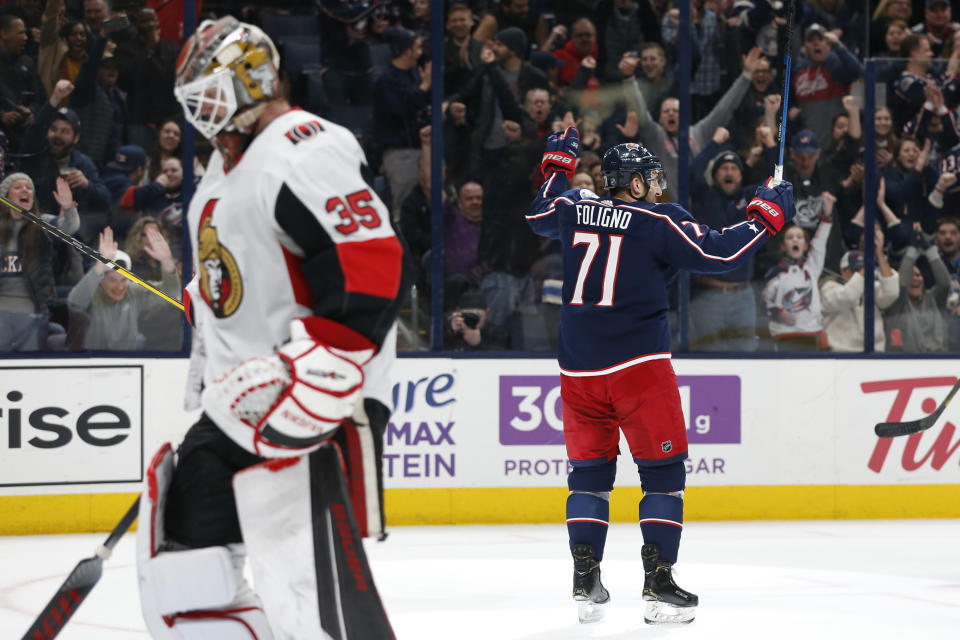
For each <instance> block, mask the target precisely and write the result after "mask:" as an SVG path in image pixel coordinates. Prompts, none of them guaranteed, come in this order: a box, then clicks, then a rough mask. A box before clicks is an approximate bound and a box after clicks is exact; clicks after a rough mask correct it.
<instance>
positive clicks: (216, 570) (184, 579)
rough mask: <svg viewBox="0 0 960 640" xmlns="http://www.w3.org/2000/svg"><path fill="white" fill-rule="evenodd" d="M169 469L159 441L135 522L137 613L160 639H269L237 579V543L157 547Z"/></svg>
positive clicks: (170, 458) (168, 453) (253, 599)
mask: <svg viewBox="0 0 960 640" xmlns="http://www.w3.org/2000/svg"><path fill="white" fill-rule="evenodd" d="M173 471H174V455H173V449H172V448H171V447H170V445H169V444H165V445H163V447H161V448H160V450H159V451H158V452H157V453H156V455H155V456H154V457H153V460H152V461H151V463H150V466H149V468H148V469H147V480H146V488H145V491H144V494H143V496H142V497H141V499H140V512H139V521H140V523H141V524H140V526H139V527H138V528H137V573H138V577H139V580H138V582H139V586H140V603H141V608H142V611H143V619H144V622H145V623H146V625H147V629H149V631H150V634H151V636H152V637H153V638H157V639H161V640H272V638H273V634H272V633H271V631H270V626H269V624H268V623H267V620H266V618H265V617H264V614H263V610H262V609H261V608H260V601H259V599H258V598H257V596H256V594H254V593H253V591H252V590H251V589H250V588H249V586H248V585H247V584H246V582H245V581H244V579H243V554H242V546H241V545H233V546H231V548H228V547H225V546H214V547H205V548H201V549H187V550H183V551H161V549H162V548H163V547H164V546H165V544H166V542H167V541H166V535H165V531H164V511H165V509H164V508H165V505H166V501H167V494H168V491H169V488H170V485H171V482H172V478H173Z"/></svg>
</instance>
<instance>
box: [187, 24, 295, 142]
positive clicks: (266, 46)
mask: <svg viewBox="0 0 960 640" xmlns="http://www.w3.org/2000/svg"><path fill="white" fill-rule="evenodd" d="M279 66H280V55H279V54H278V53H277V48H276V47H275V46H274V44H273V42H272V41H271V40H270V38H269V37H268V36H267V34H265V33H264V32H263V31H261V30H260V29H259V28H257V27H255V26H253V25H250V24H246V23H243V22H240V21H238V20H237V19H236V18H234V17H233V16H224V17H223V18H220V19H219V20H216V21H212V20H204V21H203V22H202V23H201V24H200V26H199V27H198V29H197V32H196V33H195V34H194V35H193V36H191V38H190V39H189V40H188V41H187V43H186V44H185V45H184V46H183V50H182V51H181V52H180V57H179V59H178V60H177V79H176V85H175V86H174V90H173V93H174V95H175V96H176V98H177V101H178V102H179V103H180V106H181V107H183V113H184V117H185V118H186V120H187V122H189V123H190V124H192V125H193V126H194V127H195V128H196V129H197V131H199V132H200V133H201V134H202V135H203V136H204V137H205V138H207V139H212V138H213V137H214V136H216V135H217V134H218V133H220V132H221V131H223V130H227V131H238V132H240V133H249V131H250V129H251V128H252V125H253V123H254V122H256V120H257V118H258V117H259V115H260V111H262V108H263V105H265V104H266V103H267V102H268V101H269V100H272V99H273V98H276V97H277V96H278V91H279V74H278V72H277V69H278V67H279ZM258 106H259V107H260V108H259V109H255V108H256V107H258Z"/></svg>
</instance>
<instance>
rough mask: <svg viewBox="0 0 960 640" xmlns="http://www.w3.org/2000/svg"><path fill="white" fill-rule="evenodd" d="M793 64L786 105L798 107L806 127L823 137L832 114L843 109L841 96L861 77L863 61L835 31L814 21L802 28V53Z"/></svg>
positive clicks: (827, 134) (827, 129) (822, 138)
mask: <svg viewBox="0 0 960 640" xmlns="http://www.w3.org/2000/svg"><path fill="white" fill-rule="evenodd" d="M793 65H794V67H793V76H792V79H791V84H790V90H791V93H792V94H793V96H795V100H790V104H791V105H796V106H798V107H800V108H801V110H802V111H803V121H804V124H805V126H806V128H807V129H811V130H812V131H813V132H814V133H815V134H816V135H817V137H818V138H819V139H821V140H827V139H829V137H830V127H831V123H832V122H833V117H834V116H835V115H836V114H837V113H840V112H841V111H843V103H842V99H843V96H845V95H848V94H849V93H850V85H851V84H852V83H853V82H854V81H855V80H857V79H859V78H861V77H863V63H861V62H860V60H859V59H857V57H856V56H855V55H854V54H853V52H852V51H850V50H849V49H848V48H847V47H846V46H845V45H844V44H843V43H842V42H840V39H839V38H837V34H836V33H834V32H832V31H827V30H826V29H824V28H823V27H822V26H821V25H819V24H817V23H814V24H811V25H810V26H809V27H807V28H806V29H805V30H804V32H803V52H802V54H801V55H800V57H799V59H798V60H794V62H793Z"/></svg>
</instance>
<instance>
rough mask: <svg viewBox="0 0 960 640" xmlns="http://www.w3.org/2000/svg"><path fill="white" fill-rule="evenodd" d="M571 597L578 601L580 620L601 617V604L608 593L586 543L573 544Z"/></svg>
mask: <svg viewBox="0 0 960 640" xmlns="http://www.w3.org/2000/svg"><path fill="white" fill-rule="evenodd" d="M573 599H574V600H576V601H577V602H578V603H579V607H578V609H577V615H578V616H579V618H580V622H582V623H587V622H596V621H597V620H599V619H600V618H602V617H603V605H605V604H607V603H608V602H610V594H609V593H608V592H607V590H606V589H605V588H604V586H603V585H602V584H601V583H600V563H599V562H597V561H596V560H595V559H594V557H593V547H591V546H590V545H588V544H575V545H573Z"/></svg>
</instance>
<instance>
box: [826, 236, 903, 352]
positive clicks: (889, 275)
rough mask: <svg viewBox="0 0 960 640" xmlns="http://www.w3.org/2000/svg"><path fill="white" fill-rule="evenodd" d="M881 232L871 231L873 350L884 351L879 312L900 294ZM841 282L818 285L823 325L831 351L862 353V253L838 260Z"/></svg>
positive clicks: (858, 252) (863, 309) (845, 256)
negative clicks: (873, 260)
mask: <svg viewBox="0 0 960 640" xmlns="http://www.w3.org/2000/svg"><path fill="white" fill-rule="evenodd" d="M883 244H884V243H883V232H882V231H881V230H880V229H879V228H878V229H875V231H874V246H875V247H876V250H875V251H876V263H875V267H874V275H875V282H874V298H873V300H874V313H873V336H874V344H873V347H874V350H875V351H884V350H885V347H886V342H887V341H886V335H885V334H884V328H883V314H882V312H883V310H884V309H886V308H887V307H889V306H890V305H892V304H893V303H894V302H896V300H897V297H898V296H899V294H900V282H899V276H898V275H897V272H896V271H894V270H893V269H892V268H891V267H890V263H889V262H888V261H887V255H886V252H885V251H884V248H883ZM840 273H841V276H842V279H836V278H830V279H827V280H825V281H824V282H823V283H821V284H820V299H821V301H822V302H823V324H824V329H825V330H826V333H827V342H828V344H829V346H830V350H831V351H840V352H858V351H863V341H864V326H865V325H864V316H865V311H866V307H865V305H864V296H863V290H864V287H865V286H866V285H865V281H864V276H863V274H864V266H863V251H861V250H859V249H854V250H851V251H847V252H846V253H845V254H843V257H842V258H841V259H840Z"/></svg>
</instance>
